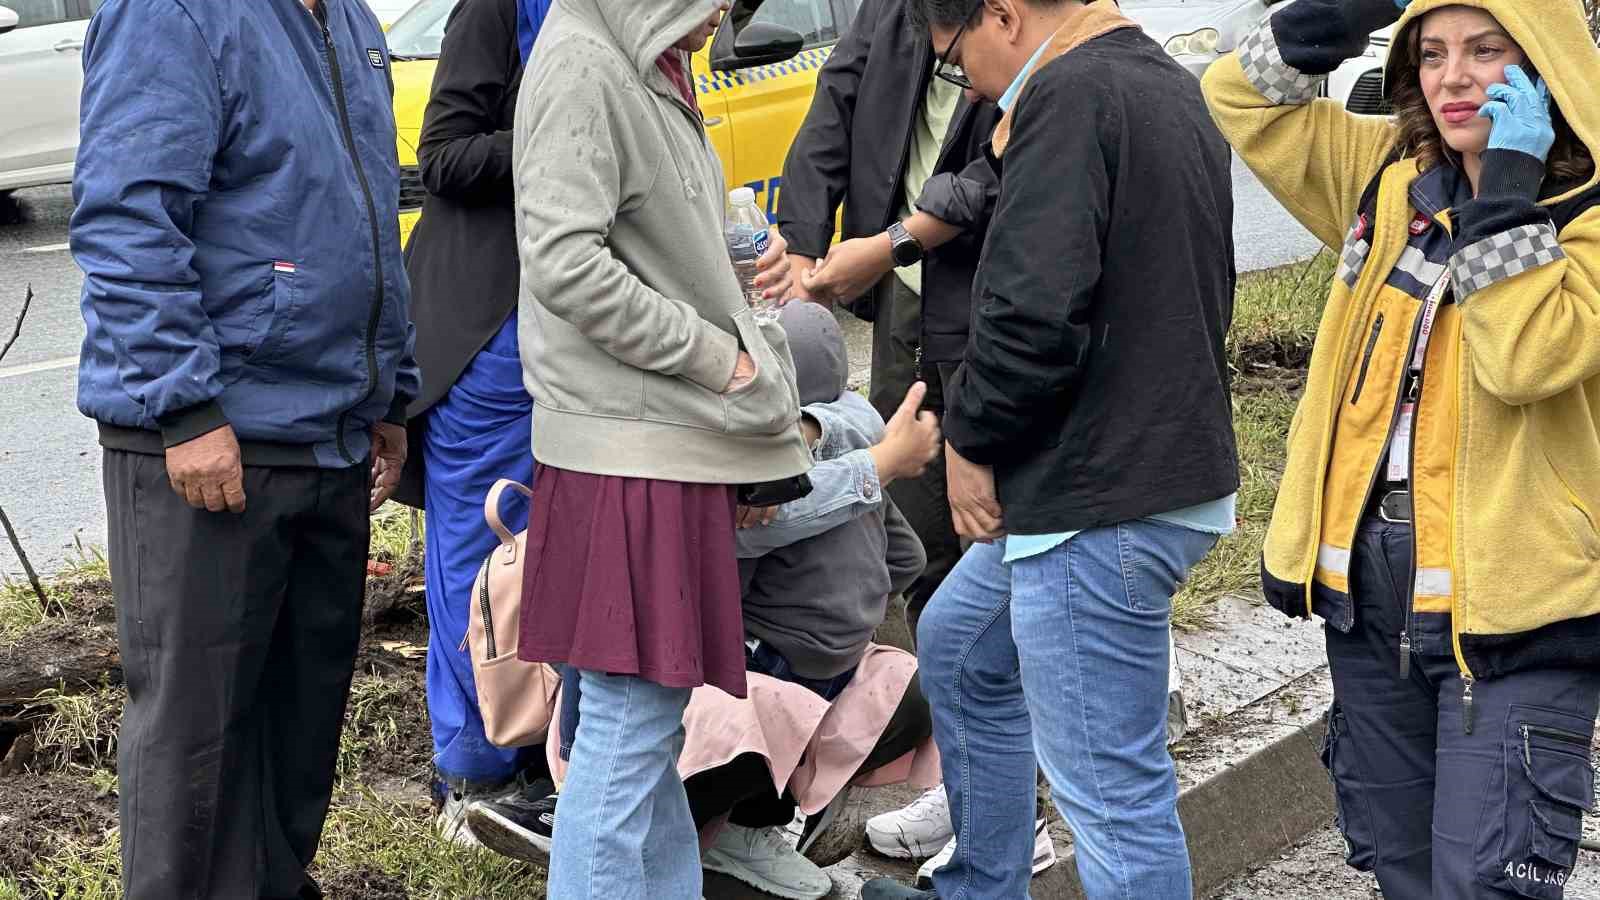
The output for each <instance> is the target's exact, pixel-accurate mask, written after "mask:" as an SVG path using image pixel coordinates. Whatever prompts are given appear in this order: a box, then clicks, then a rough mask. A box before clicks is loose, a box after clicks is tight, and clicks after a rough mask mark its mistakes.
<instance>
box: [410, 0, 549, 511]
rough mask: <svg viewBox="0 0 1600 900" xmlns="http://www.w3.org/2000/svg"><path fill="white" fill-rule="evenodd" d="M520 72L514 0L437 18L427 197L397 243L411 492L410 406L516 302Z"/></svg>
mask: <svg viewBox="0 0 1600 900" xmlns="http://www.w3.org/2000/svg"><path fill="white" fill-rule="evenodd" d="M521 81H522V54H521V51H520V50H519V49H518V47H517V0H462V2H461V3H460V4H459V5H458V6H457V7H456V8H455V10H454V11H452V12H451V13H450V18H449V20H448V21H447V22H446V24H445V33H444V46H443V48H442V49H441V51H440V55H439V67H438V69H437V70H435V72H434V76H433V93H432V95H431V97H430V98H429V100H428V108H427V111H426V112H425V113H424V114H423V119H422V140H421V143H420V145H419V146H418V147H417V161H418V163H420V165H421V169H422V173H421V174H422V184H423V186H424V187H425V188H426V189H427V192H428V194H427V197H426V199H424V200H423V203H422V218H421V219H420V220H419V221H418V222H417V227H416V230H415V231H413V232H412V234H411V242H410V243H409V244H408V245H407V247H406V274H407V275H408V276H409V277H410V279H411V317H412V320H413V321H414V322H415V323H416V326H417V350H416V354H417V363H418V365H420V366H421V367H422V391H421V393H420V394H418V396H417V399H416V400H415V401H413V402H412V404H411V407H410V409H409V410H408V413H409V415H410V421H411V423H412V426H411V440H412V451H411V453H410V454H409V456H408V459H409V460H414V461H415V462H409V463H408V464H407V466H406V471H405V475H404V477H403V479H402V482H401V485H400V489H399V491H398V492H397V494H396V497H397V499H399V500H401V502H404V503H409V504H411V505H413V506H421V504H422V489H421V484H422V482H421V477H422V447H421V443H420V441H421V428H422V427H424V419H423V416H422V414H423V413H424V412H426V411H427V410H428V409H430V408H431V407H432V406H433V405H434V404H435V403H437V402H439V399H440V398H442V397H443V396H444V395H445V394H446V393H447V392H449V390H450V387H451V385H453V384H455V382H456V379H457V378H459V377H460V376H461V373H462V371H463V370H465V369H466V367H467V364H468V363H469V362H471V361H472V357H473V356H475V355H477V352H478V351H479V350H481V349H483V346H484V344H486V343H488V341H489V339H490V338H491V337H493V336H494V335H495V332H497V331H499V330H500V326H501V325H503V324H505V321H506V318H507V317H508V316H510V315H513V314H514V313H515V312H516V309H517V292H518V284H519V270H518V268H517V235H516V218H515V206H514V198H513V189H512V181H511V123H512V116H513V113H514V112H515V111H516V108H517V88H518V86H519V84H520V83H521Z"/></svg>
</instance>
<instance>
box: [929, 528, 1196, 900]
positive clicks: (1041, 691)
mask: <svg viewBox="0 0 1600 900" xmlns="http://www.w3.org/2000/svg"><path fill="white" fill-rule="evenodd" d="M1216 541H1217V537H1216V536H1215V535H1210V534H1204V533H1201V532H1198V531H1192V530H1190V529H1187V528H1182V527H1180V526H1177V525H1168V524H1165V523H1160V522H1151V521H1137V522H1129V523H1125V524H1122V525H1117V526H1112V527H1108V528H1100V529H1095V530H1092V531H1085V532H1083V533H1081V534H1079V535H1077V536H1076V537H1074V538H1072V539H1071V540H1069V541H1067V542H1066V543H1064V544H1061V545H1060V546H1058V547H1056V548H1054V549H1052V550H1050V551H1048V552H1045V553H1041V554H1039V555H1037V556H1032V557H1027V558H1024V559H1019V560H1017V561H1015V562H1014V563H1011V564H1007V563H1005V562H1004V561H1003V559H1004V557H1005V545H1004V543H995V544H977V545H974V546H973V547H972V549H970V550H968V551H967V553H966V555H965V556H963V557H962V558H961V561H960V562H959V563H958V564H957V565H956V568H955V570H954V571H953V572H951V574H950V577H949V578H947V579H946V580H945V582H944V584H943V585H942V586H941V587H940V588H939V591H938V593H936V594H935V595H934V597H933V600H932V601H931V602H930V603H929V604H928V608H927V609H926V610H925V611H924V612H923V614H922V620H921V622H920V623H919V624H918V628H917V657H918V664H919V666H920V668H921V674H922V686H923V690H924V691H925V692H926V693H927V696H928V700H929V701H930V702H931V704H932V706H933V723H934V725H933V734H934V739H935V740H936V741H937V742H938V745H939V752H940V754H941V756H942V757H943V765H944V783H945V790H946V791H947V792H948V794H949V797H950V814H951V820H952V822H953V824H954V825H955V829H956V837H957V842H956V848H957V849H956V855H955V857H954V859H952V860H951V862H950V864H949V865H947V866H945V867H944V868H943V869H940V870H939V871H938V872H936V873H935V874H934V885H935V887H936V888H937V889H938V892H939V897H940V898H941V900H971V898H983V900H998V898H1021V897H1027V896H1028V882H1029V878H1030V864H1031V861H1032V858H1033V822H1034V777H1035V776H1034V768H1035V764H1036V763H1035V760H1036V758H1037V765H1039V766H1041V767H1042V768H1043V769H1044V773H1045V775H1046V777H1048V778H1049V779H1050V784H1051V787H1052V789H1053V795H1054V797H1055V802H1056V808H1057V809H1059V810H1061V812H1062V814H1063V815H1065V816H1066V818H1067V821H1068V823H1070V824H1071V826H1072V833H1073V835H1074V837H1075V839H1076V841H1077V852H1078V873H1079V875H1080V876H1081V878H1082V881H1083V887H1084V891H1085V893H1086V894H1087V895H1088V896H1089V897H1090V898H1091V900H1100V898H1111V897H1115V898H1119V900H1122V898H1128V900H1132V898H1137V900H1178V898H1183V900H1187V898H1189V897H1190V896H1191V895H1192V893H1193V891H1192V888H1191V885H1190V875H1189V854H1188V850H1187V848H1186V847H1185V845H1184V836H1183V826H1182V825H1181V824H1180V823H1179V822H1178V810H1177V800H1178V782H1177V776H1176V772H1175V771H1174V769H1173V765H1172V759H1171V757H1170V756H1168V755H1167V749H1166V714H1167V676H1168V658H1167V655H1168V643H1167V637H1168V629H1169V628H1170V624H1169V622H1168V617H1169V615H1170V614H1171V611H1172V595H1173V594H1174V593H1175V592H1176V591H1177V589H1178V586H1179V585H1180V584H1182V583H1183V580H1184V579H1185V577H1187V575H1188V573H1189V570H1190V569H1191V568H1192V567H1193V566H1194V565H1195V564H1196V563H1198V562H1199V561H1200V560H1201V559H1202V558H1203V557H1204V556H1205V555H1206V553H1208V552H1210V550H1211V548H1212V546H1214V545H1215V544H1216Z"/></svg>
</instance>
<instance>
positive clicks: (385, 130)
mask: <svg viewBox="0 0 1600 900" xmlns="http://www.w3.org/2000/svg"><path fill="white" fill-rule="evenodd" d="M321 3H322V5H323V8H324V12H325V14H326V28H324V26H323V24H322V23H321V22H319V21H318V19H317V17H315V16H313V15H312V14H311V13H310V12H308V11H307V10H306V8H305V6H304V5H303V4H302V3H301V0H108V2H107V3H106V4H105V6H104V7H102V8H101V10H100V11H99V13H97V14H96V15H95V17H94V20H93V21H92V22H91V23H90V26H89V33H88V37H87V39H86V41H85V44H84V87H83V105H82V140H81V143H80V146H79V150H78V161H77V173H76V177H75V180H74V183H73V196H74V199H75V201H76V205H77V208H76V210H75V211H74V213H73V216H72V225H71V241H72V252H73V255H74V256H75V257H76V258H77V262H78V265H79V267H80V268H82V269H83V272H84V285H83V301H82V306H83V317H84V321H85V323H86V325H87V326H88V334H87V336H86V337H85V338H84V343H83V354H82V360H81V365H80V370H79V375H78V407H79V409H80V410H82V411H83V413H84V414H85V415H88V416H91V417H93V418H94V419H96V420H98V421H99V422H100V423H101V440H102V443H104V444H105V445H106V446H109V447H121V448H124V449H135V450H139V449H147V450H148V451H149V452H160V451H161V449H162V448H163V447H171V446H173V445H174V444H178V443H182V442H183V441H186V440H189V439H191V438H194V437H197V436H199V435H201V434H204V433H206V432H207V431H211V430H213V429H215V428H218V427H220V426H222V425H223V424H230V425H232V426H233V428H234V431H235V432H236V433H237V434H238V436H239V439H240V442H241V444H242V445H244V451H245V452H244V456H245V461H246V462H247V463H249V462H252V457H254V460H255V461H259V462H263V463H265V464H273V463H274V462H284V463H290V464H314V465H318V466H322V467H325V468H340V467H345V466H350V465H354V464H356V463H359V462H361V461H363V460H365V459H366V457H367V455H368V453H369V451H370V449H371V438H370V430H371V428H372V426H373V424H374V423H375V422H377V421H378V420H380V419H387V420H389V421H393V422H403V421H404V418H403V417H404V409H405V406H406V403H407V402H408V401H410V399H411V398H413V397H415V396H416V393H417V390H418V377H417V369H416V364H415V363H414V362H413V361H412V355H411V348H412V343H413V334H412V327H411V323H410V315H409V307H410V302H409V301H410V298H409V293H408V288H407V284H406V277H405V269H404V267H403V265H402V262H401V258H400V236H399V225H398V204H399V164H398V161H397V159H396V154H395V124H394V113H393V107H392V100H391V95H392V92H393V88H392V80H391V77H390V72H389V54H388V48H387V45H386V44H385V42H384V37H383V32H382V30H381V29H380V28H379V26H378V21H377V19H376V18H375V17H374V16H373V14H372V13H371V11H369V10H368V9H367V7H366V5H365V4H364V3H362V2H361V0H321Z"/></svg>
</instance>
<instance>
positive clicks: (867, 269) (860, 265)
mask: <svg viewBox="0 0 1600 900" xmlns="http://www.w3.org/2000/svg"><path fill="white" fill-rule="evenodd" d="M893 270H894V256H893V254H892V252H891V248H890V246H889V235H887V234H875V235H873V236H872V237H864V238H856V239H854V240H849V241H841V242H840V243H837V244H834V245H833V249H832V250H829V251H828V256H827V258H826V259H824V260H823V261H822V262H820V263H818V264H817V265H816V267H815V268H814V269H813V270H812V271H811V274H810V275H807V274H806V273H805V272H801V273H800V285H801V286H802V287H804V288H805V289H806V291H808V292H809V293H810V294H811V295H812V296H813V297H815V298H816V299H818V300H828V301H832V302H834V303H849V302H850V301H852V300H854V299H856V298H857V297H860V296H862V295H864V294H866V293H867V292H868V291H870V290H872V287H873V285H875V284H877V283H878V282H879V281H881V280H882V279H883V276H885V275H887V274H889V273H890V272H891V271H893Z"/></svg>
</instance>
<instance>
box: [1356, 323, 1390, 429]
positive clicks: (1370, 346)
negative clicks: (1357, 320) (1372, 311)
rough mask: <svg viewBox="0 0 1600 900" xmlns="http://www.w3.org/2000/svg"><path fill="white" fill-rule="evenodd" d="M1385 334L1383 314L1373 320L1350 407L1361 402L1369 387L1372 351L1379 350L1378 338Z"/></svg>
mask: <svg viewBox="0 0 1600 900" xmlns="http://www.w3.org/2000/svg"><path fill="white" fill-rule="evenodd" d="M1381 334H1383V313H1381V312H1380V313H1378V317H1377V318H1376V319H1374V320H1372V335H1371V336H1370V337H1368V338H1367V349H1366V350H1365V351H1363V352H1362V354H1361V371H1360V372H1359V373H1357V375H1356V389H1355V391H1354V392H1353V393H1352V394H1351V395H1350V405H1351V406H1354V405H1356V404H1357V403H1360V402H1361V389H1362V388H1364V387H1366V386H1367V369H1368V367H1370V366H1371V365H1372V351H1374V350H1376V349H1378V337H1379V335H1381Z"/></svg>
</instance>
